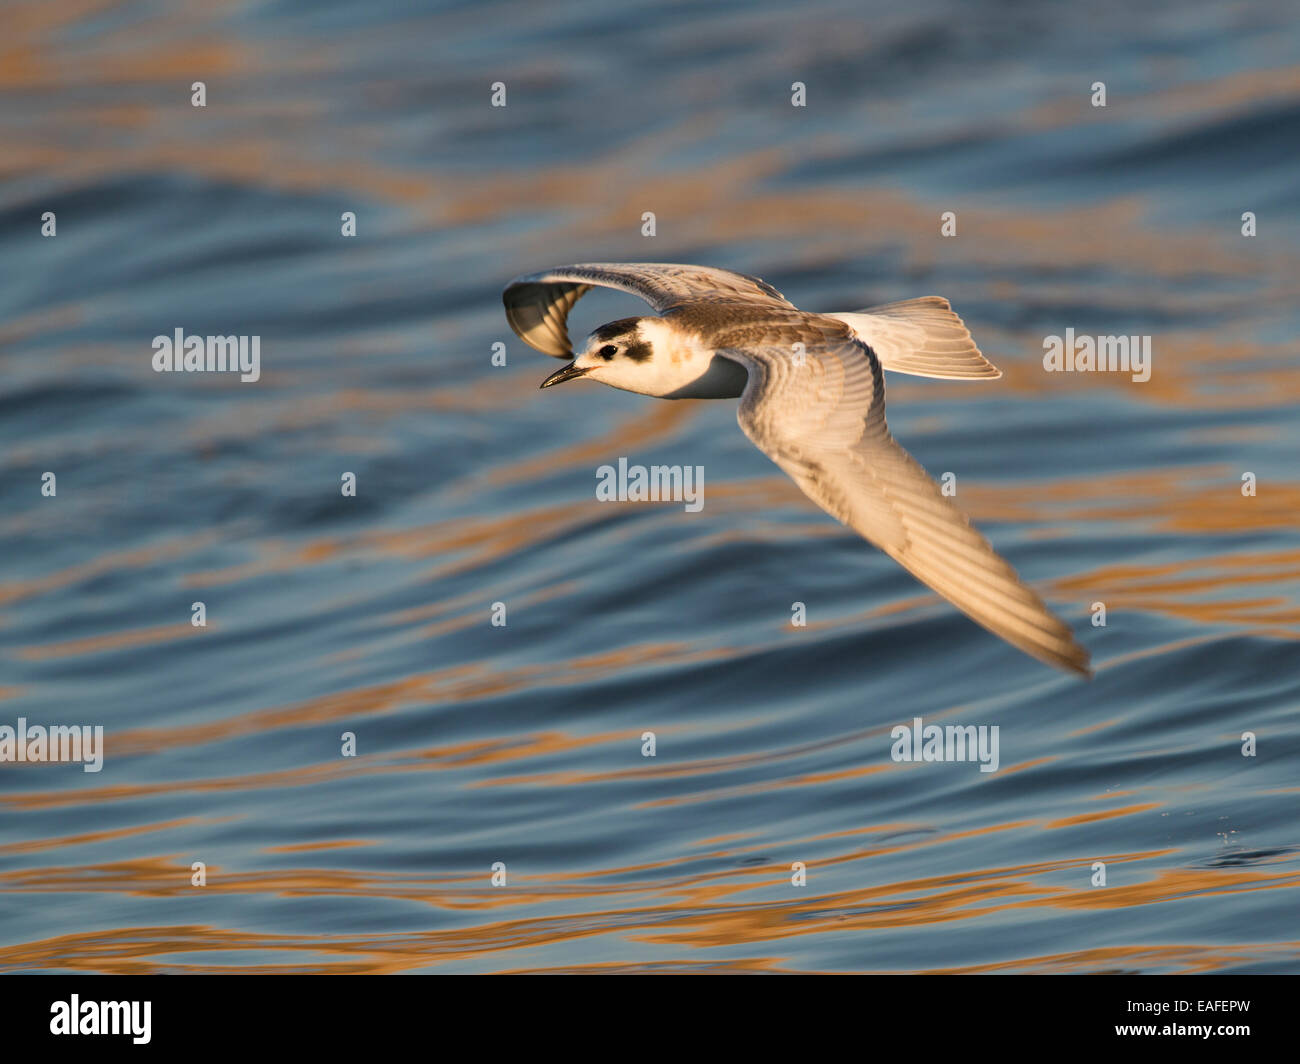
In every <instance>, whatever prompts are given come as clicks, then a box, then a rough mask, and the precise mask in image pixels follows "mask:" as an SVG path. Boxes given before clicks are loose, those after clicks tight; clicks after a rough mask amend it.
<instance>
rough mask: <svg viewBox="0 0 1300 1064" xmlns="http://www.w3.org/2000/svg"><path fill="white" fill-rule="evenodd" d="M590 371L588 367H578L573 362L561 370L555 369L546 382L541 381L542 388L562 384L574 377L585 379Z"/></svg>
mask: <svg viewBox="0 0 1300 1064" xmlns="http://www.w3.org/2000/svg"><path fill="white" fill-rule="evenodd" d="M590 371H591V367H590V366H579V365H578V364H577V363H575V362H570V363H569V364H568V365H567V366H565V367H564V368H563V369H557V370H556V371H555V372H554V373H552V374H551V375H550V376H549V377H547V378H546V380H544V381H542V387H543V388H549V387H550V386H551V385H552V384H563V383H564V382H565V381H571V380H573V379H574V378H575V377H585V376H586V375H587V374H588V373H589V372H590Z"/></svg>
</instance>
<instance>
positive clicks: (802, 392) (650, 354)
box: [503, 263, 1091, 676]
mask: <svg viewBox="0 0 1300 1064" xmlns="http://www.w3.org/2000/svg"><path fill="white" fill-rule="evenodd" d="M593 287H603V288H612V289H616V290H618V291H621V292H629V293H632V294H633V295H637V296H640V297H641V298H642V299H644V300H645V301H646V302H647V303H649V304H650V306H651V307H652V308H653V309H654V311H655V314H654V315H647V316H645V317H638V318H623V319H620V320H619V321H612V322H609V323H608V324H607V325H602V326H601V327H600V328H598V329H596V330H595V331H594V332H592V334H591V335H590V336H589V337H588V338H587V342H586V345H585V347H584V349H583V350H582V352H581V353H579V354H578V355H577V357H574V352H573V348H572V345H571V344H570V342H569V334H568V327H567V318H568V314H569V311H570V310H571V309H572V308H573V305H574V304H575V303H576V302H577V301H578V299H579V298H581V297H582V295H583V294H584V293H586V292H587V291H588V290H589V289H591V288H593ZM503 299H504V302H505V309H506V318H507V319H508V320H509V322H510V327H511V328H512V329H514V331H515V333H516V334H518V336H519V337H520V339H522V340H524V341H525V342H526V343H528V344H529V345H530V346H532V347H535V348H536V349H537V350H539V351H541V352H543V353H545V354H548V355H553V356H554V357H556V358H563V359H570V360H571V361H569V362H568V364H567V365H565V366H564V367H562V368H561V369H559V370H556V372H554V373H552V374H551V375H550V376H549V377H547V378H546V380H544V381H543V382H542V387H543V388H549V387H551V386H552V385H556V384H560V383H561V382H563V381H570V380H576V379H578V378H580V377H586V378H589V379H591V380H595V381H600V382H601V383H602V384H607V385H609V386H610V387H613V388H621V389H623V390H624V391H629V392H638V393H640V394H641V395H650V396H655V397H657V398H660V399H727V398H737V397H738V398H739V399H740V406H739V410H738V412H737V420H738V421H739V422H740V427H741V429H742V430H743V431H744V433H745V435H746V436H748V437H749V439H750V440H751V441H752V442H753V443H754V445H755V446H756V447H758V449H759V450H760V451H762V452H763V453H764V454H766V455H767V456H768V457H769V458H771V459H772V461H774V462H775V463H776V464H777V465H778V466H780V467H781V469H783V470H784V471H785V472H786V473H787V474H788V475H789V476H790V477H791V478H792V479H793V480H794V482H795V483H796V484H798V485H799V487H800V489H801V490H802V491H803V492H804V494H805V495H807V496H808V497H809V498H810V499H812V500H813V502H815V503H816V504H817V505H818V506H820V507H821V508H822V509H823V510H825V511H826V512H827V513H829V514H830V515H831V516H832V517H834V518H836V519H837V520H839V521H840V522H842V523H843V524H845V525H847V526H848V527H849V528H851V529H853V530H854V531H855V532H857V533H858V534H859V535H861V536H862V537H864V538H865V539H867V540H868V541H869V542H871V543H873V544H875V545H876V546H877V547H879V548H880V549H881V550H882V551H884V552H885V553H886V554H888V555H889V556H890V557H891V558H893V559H894V560H895V561H896V562H898V564H899V565H901V566H902V567H903V568H904V569H906V570H907V571H908V572H910V573H911V574H912V575H913V576H915V577H916V578H917V579H918V580H920V581H921V582H922V583H923V584H926V585H927V586H929V587H930V588H932V589H933V590H935V591H937V592H938V593H939V594H940V595H942V596H943V597H944V598H946V599H947V600H948V601H949V602H951V603H952V604H953V605H954V606H956V607H957V608H958V609H960V610H962V611H963V612H964V613H966V614H967V615H968V616H969V617H971V618H972V619H973V620H975V621H977V622H978V623H979V624H981V625H983V626H984V627H985V628H987V629H988V630H989V631H991V632H993V633H994V634H995V635H998V636H1001V637H1002V638H1003V639H1005V640H1006V641H1007V642H1008V643H1010V644H1011V645H1012V646H1015V647H1018V648H1019V649H1020V650H1023V651H1024V652H1025V653H1027V654H1030V655H1032V656H1033V657H1035V658H1038V659H1039V660H1040V661H1044V662H1047V663H1048V664H1049V665H1054V666H1056V667H1058V668H1062V669H1068V670H1071V671H1073V672H1076V673H1080V674H1082V675H1084V676H1090V675H1091V670H1090V668H1089V664H1088V652H1087V650H1085V649H1084V648H1083V647H1082V646H1080V645H1079V644H1078V643H1077V642H1076V641H1075V639H1074V636H1073V634H1072V633H1071V631H1070V629H1069V628H1068V627H1067V626H1066V625H1065V623H1064V622H1062V621H1061V620H1060V618H1058V617H1056V616H1055V615H1054V614H1053V613H1052V612H1051V611H1050V610H1048V608H1047V607H1046V606H1045V605H1044V604H1043V601H1042V599H1040V598H1039V597H1038V596H1037V595H1036V594H1035V593H1034V592H1033V591H1031V590H1030V589H1029V588H1028V587H1027V586H1026V585H1025V584H1024V582H1023V581H1022V580H1021V579H1020V577H1019V576H1018V575H1017V574H1016V571H1015V570H1014V569H1012V568H1011V566H1010V565H1008V564H1007V562H1006V561H1005V560H1003V558H1002V557H1001V556H999V555H998V554H997V552H996V551H994V550H993V548H992V547H991V546H990V545H989V543H988V541H987V540H986V539H985V538H984V537H983V536H982V535H980V533H979V532H978V531H976V530H975V528H974V527H972V525H971V523H970V520H969V519H968V518H967V517H966V515H965V514H963V513H962V512H961V511H960V510H959V509H957V507H956V505H955V504H954V503H953V502H952V500H951V499H949V498H948V497H946V496H945V495H944V494H943V493H942V491H941V490H940V489H939V486H938V485H937V484H936V483H935V482H934V481H933V480H931V479H930V476H929V475H928V474H927V473H926V471H925V470H924V469H923V468H922V467H921V465H920V463H919V462H917V461H916V459H914V458H913V457H912V456H911V455H910V454H908V453H907V452H906V451H905V450H903V448H902V447H900V446H899V444H898V443H897V441H895V439H894V437H893V436H892V435H891V433H890V431H889V427H888V425H887V424H886V423H885V379H884V374H883V372H882V370H886V369H887V370H892V371H894V372H896V373H909V374H913V375H916V376H920V377H938V378H942V379H945V380H992V379H995V378H997V377H1001V376H1002V373H1001V371H1000V370H998V369H997V368H996V367H995V366H993V365H992V364H991V363H990V362H988V361H987V360H986V359H985V358H984V356H983V355H982V354H980V351H979V348H978V347H976V346H975V341H974V340H972V339H971V335H970V332H969V331H968V330H967V328H966V326H965V324H964V323H963V322H962V320H961V318H959V317H958V316H957V315H956V314H955V313H953V311H952V308H951V307H950V306H949V305H948V301H947V300H946V299H943V298H940V297H938V296H927V297H925V298H922V299H908V300H904V301H902V302H899V303H886V304H884V305H883V306H877V307H871V308H868V309H866V310H860V311H856V312H853V313H836V314H814V313H810V312H808V311H803V310H799V309H798V308H797V307H795V306H794V304H792V303H790V302H789V301H788V300H787V299H786V298H785V297H784V296H782V295H781V293H780V292H778V291H777V290H776V289H775V288H773V287H772V286H771V285H769V284H767V283H766V282H764V281H761V280H759V279H758V278H757V277H750V276H748V275H746V274H741V273H733V272H732V271H731V270H722V269H715V268H713V267H708V266H685V265H677V264H670V263H586V264H583V265H577V266H560V267H557V268H556V269H552V270H544V271H542V272H541V273H533V274H528V275H526V276H524V277H519V278H516V279H515V280H514V281H512V282H511V283H510V284H509V285H508V286H507V287H506V290H505V292H504V294H503Z"/></svg>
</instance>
